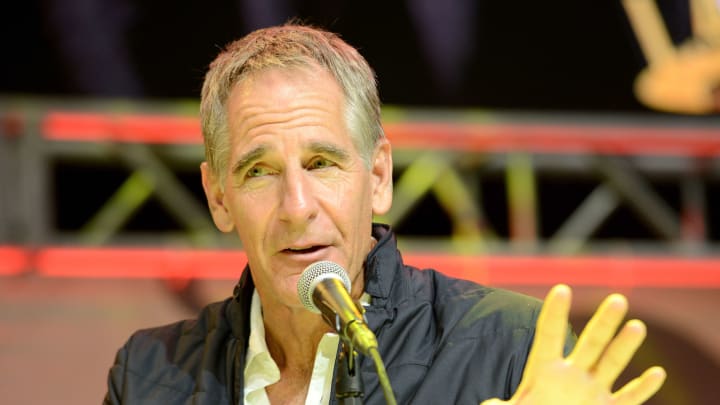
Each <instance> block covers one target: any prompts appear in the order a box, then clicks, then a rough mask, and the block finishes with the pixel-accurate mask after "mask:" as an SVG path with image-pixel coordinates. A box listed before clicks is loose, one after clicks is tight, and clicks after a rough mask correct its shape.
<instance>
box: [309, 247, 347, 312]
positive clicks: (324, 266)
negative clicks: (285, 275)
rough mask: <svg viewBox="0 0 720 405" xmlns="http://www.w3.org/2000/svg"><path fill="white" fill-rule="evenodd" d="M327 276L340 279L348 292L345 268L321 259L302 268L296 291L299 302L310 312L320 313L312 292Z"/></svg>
mask: <svg viewBox="0 0 720 405" xmlns="http://www.w3.org/2000/svg"><path fill="white" fill-rule="evenodd" d="M329 278H335V279H337V280H340V281H341V282H342V283H343V285H345V289H346V290H348V292H350V278H349V277H348V275H347V272H345V269H343V268H342V266H340V265H339V264H337V263H334V262H331V261H329V260H322V261H319V262H315V263H313V264H311V265H309V266H307V267H306V268H305V270H303V272H302V274H301V275H300V279H299V280H298V283H297V291H298V297H300V302H302V304H303V306H304V307H305V308H307V309H308V310H310V311H312V312H315V313H318V314H319V313H320V309H318V307H317V306H315V303H314V302H313V292H315V287H317V285H318V284H319V283H320V282H322V281H323V280H326V279H329Z"/></svg>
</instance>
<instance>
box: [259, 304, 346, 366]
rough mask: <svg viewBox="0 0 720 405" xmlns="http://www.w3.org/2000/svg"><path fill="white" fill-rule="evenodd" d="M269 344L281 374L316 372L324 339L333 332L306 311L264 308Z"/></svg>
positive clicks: (266, 337)
mask: <svg viewBox="0 0 720 405" xmlns="http://www.w3.org/2000/svg"><path fill="white" fill-rule="evenodd" d="M263 322H264V324H265V341H266V342H267V345H268V350H269V351H270V355H271V356H272V358H273V359H274V360H275V362H276V363H277V365H278V367H279V368H280V370H281V371H282V370H297V371H298V372H301V371H303V370H307V371H308V373H311V372H312V368H313V362H314V361H315V352H316V351H317V347H318V344H319V343H320V339H322V337H323V335H324V334H325V333H327V332H331V331H332V330H331V329H330V327H329V326H328V325H327V324H326V323H325V321H324V320H323V319H322V317H321V316H320V315H317V314H314V313H312V312H309V311H307V310H306V309H304V308H301V309H295V308H287V307H281V308H267V309H266V307H263Z"/></svg>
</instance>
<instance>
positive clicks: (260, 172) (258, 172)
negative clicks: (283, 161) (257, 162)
mask: <svg viewBox="0 0 720 405" xmlns="http://www.w3.org/2000/svg"><path fill="white" fill-rule="evenodd" d="M268 174H270V169H268V168H267V167H264V166H253V167H251V168H250V169H249V170H248V171H247V173H245V177H262V176H267V175H268Z"/></svg>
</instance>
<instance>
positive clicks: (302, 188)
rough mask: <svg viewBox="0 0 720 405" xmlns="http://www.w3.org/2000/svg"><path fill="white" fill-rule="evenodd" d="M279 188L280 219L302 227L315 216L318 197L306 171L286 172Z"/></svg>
mask: <svg viewBox="0 0 720 405" xmlns="http://www.w3.org/2000/svg"><path fill="white" fill-rule="evenodd" d="M284 174H285V175H284V176H283V177H284V179H283V187H281V188H280V194H281V195H280V201H281V204H280V219H281V220H283V221H286V222H288V223H289V224H290V225H293V226H296V225H303V224H306V223H307V222H308V221H310V220H312V219H313V218H315V217H316V216H317V213H318V200H317V198H318V196H317V195H316V194H315V193H316V190H315V189H314V187H313V182H312V179H311V178H310V176H309V175H308V173H307V171H305V170H303V169H300V168H298V169H295V170H286V171H285V173H284Z"/></svg>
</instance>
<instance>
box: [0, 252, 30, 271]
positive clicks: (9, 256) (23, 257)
mask: <svg viewBox="0 0 720 405" xmlns="http://www.w3.org/2000/svg"><path fill="white" fill-rule="evenodd" d="M29 264H30V260H29V254H28V252H27V251H26V250H25V249H24V248H21V247H16V246H0V275H4V276H11V275H15V274H20V273H22V272H23V271H25V270H27V269H28V267H29Z"/></svg>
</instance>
